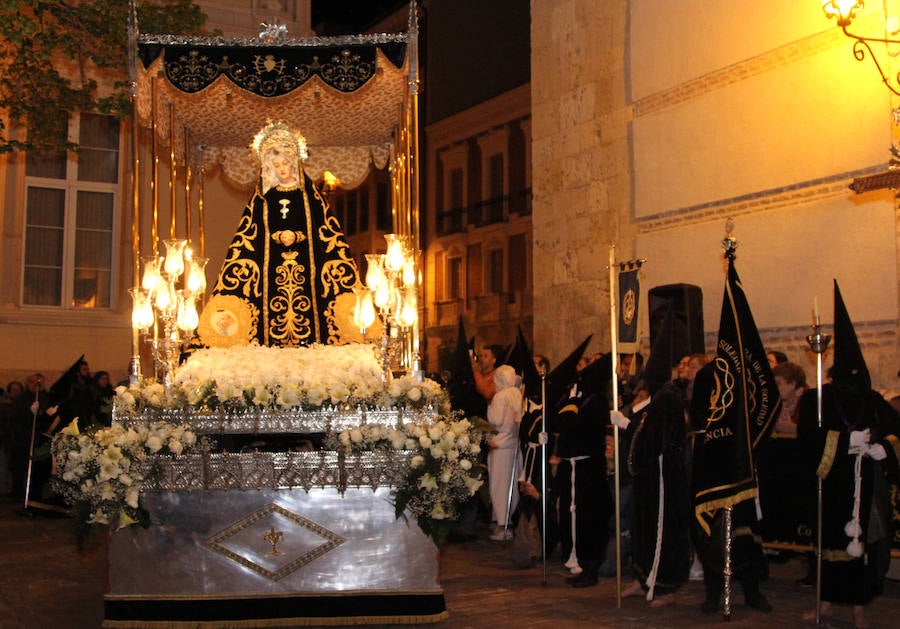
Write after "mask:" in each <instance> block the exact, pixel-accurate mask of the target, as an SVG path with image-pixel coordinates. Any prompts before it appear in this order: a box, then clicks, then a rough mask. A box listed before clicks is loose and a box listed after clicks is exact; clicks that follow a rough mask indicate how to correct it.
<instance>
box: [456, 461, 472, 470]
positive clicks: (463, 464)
mask: <svg viewBox="0 0 900 629" xmlns="http://www.w3.org/2000/svg"><path fill="white" fill-rule="evenodd" d="M459 466H460V467H461V468H462V469H464V470H466V471H468V470H470V469H472V462H471V461H470V460H469V459H462V460H460V462H459Z"/></svg>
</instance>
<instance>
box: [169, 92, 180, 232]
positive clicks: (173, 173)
mask: <svg viewBox="0 0 900 629" xmlns="http://www.w3.org/2000/svg"><path fill="white" fill-rule="evenodd" d="M177 170H178V163H177V162H176V160H175V104H174V103H171V102H170V103H169V197H170V199H169V202H170V203H171V204H172V216H171V220H170V221H169V238H171V239H173V240H174V239H175V216H176V212H175V206H176V205H177V203H178V187H177V185H176V184H177V181H178V180H177V176H178V173H177Z"/></svg>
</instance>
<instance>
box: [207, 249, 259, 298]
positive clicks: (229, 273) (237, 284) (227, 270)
mask: <svg viewBox="0 0 900 629" xmlns="http://www.w3.org/2000/svg"><path fill="white" fill-rule="evenodd" d="M238 289H239V290H240V292H241V293H242V294H243V295H244V297H259V265H258V264H256V262H254V261H253V260H250V259H247V258H238V259H236V260H226V261H225V263H224V264H223V265H222V272H221V273H220V274H219V281H218V282H217V283H216V292H220V291H225V290H229V291H232V290H238Z"/></svg>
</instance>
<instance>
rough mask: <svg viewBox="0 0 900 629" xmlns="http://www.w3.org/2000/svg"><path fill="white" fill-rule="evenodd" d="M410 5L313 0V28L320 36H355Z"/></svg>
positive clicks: (386, 0)
mask: <svg viewBox="0 0 900 629" xmlns="http://www.w3.org/2000/svg"><path fill="white" fill-rule="evenodd" d="M408 4H409V2H408V0H312V26H313V28H314V29H315V30H316V32H317V33H318V34H319V35H353V34H356V33H361V32H363V31H364V30H365V29H366V28H367V27H368V26H370V25H371V24H373V23H374V22H375V21H377V20H379V19H381V18H383V17H384V16H385V15H388V14H390V13H392V12H393V11H394V10H396V9H397V8H399V7H401V6H404V5H408Z"/></svg>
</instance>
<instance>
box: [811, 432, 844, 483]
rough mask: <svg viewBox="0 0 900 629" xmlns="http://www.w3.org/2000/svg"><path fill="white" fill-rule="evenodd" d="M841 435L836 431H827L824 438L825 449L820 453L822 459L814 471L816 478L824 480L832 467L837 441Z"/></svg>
mask: <svg viewBox="0 0 900 629" xmlns="http://www.w3.org/2000/svg"><path fill="white" fill-rule="evenodd" d="M840 437H841V435H840V433H839V432H837V431H836V430H829V431H828V434H827V435H826V436H825V449H824V450H823V451H822V459H821V460H820V461H819V467H818V469H816V476H818V477H819V478H825V477H826V476H828V473H829V472H830V471H831V466H832V465H834V456H835V454H837V447H838V439H840Z"/></svg>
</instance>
